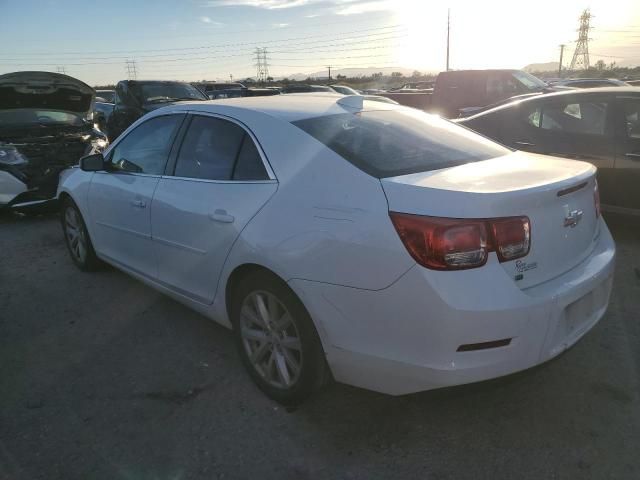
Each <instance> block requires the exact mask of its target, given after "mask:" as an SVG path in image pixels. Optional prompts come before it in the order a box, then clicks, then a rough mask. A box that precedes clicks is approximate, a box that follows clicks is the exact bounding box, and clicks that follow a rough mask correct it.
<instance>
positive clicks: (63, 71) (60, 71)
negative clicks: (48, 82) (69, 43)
mask: <svg viewBox="0 0 640 480" xmlns="http://www.w3.org/2000/svg"><path fill="white" fill-rule="evenodd" d="M56 72H58V73H62V74H63V75H66V74H67V70H66V69H65V68H64V65H58V66H57V67H56Z"/></svg>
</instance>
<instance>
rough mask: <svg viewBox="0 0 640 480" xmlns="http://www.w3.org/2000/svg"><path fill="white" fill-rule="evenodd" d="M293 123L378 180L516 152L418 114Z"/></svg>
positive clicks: (374, 114)
mask: <svg viewBox="0 0 640 480" xmlns="http://www.w3.org/2000/svg"><path fill="white" fill-rule="evenodd" d="M293 124H294V125H296V126H297V127H299V128H301V129H302V130H304V131H305V132H306V133H308V134H309V135H311V136H312V137H314V138H315V139H316V140H319V141H320V142H322V143H323V144H324V145H326V146H327V147H329V148H330V149H331V150H333V151H334V152H336V153H337V154H339V155H341V156H342V157H343V158H344V159H345V160H347V161H349V162H350V163H352V164H353V165H355V166H356V167H358V168H360V169H361V170H363V171H364V172H366V173H368V174H369V175H372V176H374V177H377V178H385V177H394V176H398V175H407V174H410V173H417V172H425V171H430V170H438V169H441V168H448V167H454V166H456V165H463V164H465V163H470V162H477V161H480V160H487V159H489V158H494V157H499V156H502V155H506V154H507V153H509V152H510V150H509V149H507V148H505V147H502V146H500V145H498V144H497V143H495V142H493V141H491V140H488V139H486V138H485V137H482V136H480V135H478V134H476V133H473V132H471V131H470V130H467V129H465V128H463V127H460V126H458V125H455V124H454V123H451V122H449V121H446V120H443V119H441V118H440V117H437V116H435V115H429V114H426V113H423V112H419V111H417V110H416V111H409V110H403V111H395V110H388V111H372V112H360V113H356V114H351V113H344V114H337V115H328V116H324V117H316V118H310V119H305V120H299V121H297V122H293Z"/></svg>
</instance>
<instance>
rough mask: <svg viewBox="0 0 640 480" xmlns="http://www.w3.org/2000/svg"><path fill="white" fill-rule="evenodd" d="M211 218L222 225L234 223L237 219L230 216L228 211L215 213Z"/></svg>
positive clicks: (210, 215)
mask: <svg viewBox="0 0 640 480" xmlns="http://www.w3.org/2000/svg"><path fill="white" fill-rule="evenodd" d="M209 218H210V219H211V220H213V221H214V222H220V223H233V221H234V220H235V217H234V216H233V215H229V214H228V213H227V211H226V210H222V209H218V210H216V211H215V212H213V213H210V214H209Z"/></svg>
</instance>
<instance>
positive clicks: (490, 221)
mask: <svg viewBox="0 0 640 480" xmlns="http://www.w3.org/2000/svg"><path fill="white" fill-rule="evenodd" d="M176 146H179V148H176ZM595 171H596V169H595V168H594V167H593V166H592V165H590V164H588V163H584V162H576V161H570V160H563V159H555V158H550V157H543V156H537V155H531V154H527V153H522V152H513V151H512V150H510V149H508V148H506V147H503V146H501V145H499V144H497V143H494V142H493V141H491V140H488V139H486V138H485V137H482V136H480V135H478V134H476V133H473V132H471V131H470V130H468V129H465V128H462V127H460V126H458V125H455V124H454V123H451V122H448V121H446V120H443V119H440V118H439V117H437V116H434V115H428V114H426V113H424V112H419V111H416V110H414V109H410V108H405V107H401V106H397V105H384V104H379V103H370V102H367V101H363V99H362V97H356V96H346V97H344V96H334V95H331V96H330V95H328V94H325V95H323V94H318V95H290V96H284V97H278V98H276V97H262V98H243V99H228V100H220V101H218V102H207V103H192V104H189V105H184V104H175V105H171V106H168V107H166V108H162V109H159V110H156V111H154V112H151V113H150V114H148V115H146V116H145V117H144V118H142V119H140V120H138V121H137V122H136V124H135V125H133V127H132V128H131V129H130V130H129V131H128V132H127V133H126V134H125V135H123V136H121V137H120V138H119V139H118V140H116V141H115V142H114V143H113V144H112V145H111V146H110V148H109V149H108V150H107V151H106V152H105V153H104V156H103V155H102V154H99V155H92V156H88V157H85V158H84V159H83V160H82V161H81V168H80V169H72V170H70V171H68V172H66V173H65V176H64V179H63V181H62V184H61V186H60V199H61V201H62V202H63V204H64V211H63V215H62V226H63V230H64V236H65V239H66V242H67V246H68V248H69V252H70V254H71V258H72V260H73V261H74V262H75V263H76V265H77V266H78V267H80V268H81V269H83V270H89V269H92V268H95V267H96V266H97V265H98V263H99V260H103V261H106V262H107V263H110V264H112V265H114V266H116V267H117V268H119V269H121V270H123V271H125V272H127V273H129V274H131V275H133V276H135V277H136V278H138V279H140V280H142V281H144V282H145V283H147V284H149V285H151V286H153V287H154V288H156V289H158V290H160V291H162V292H164V293H166V294H168V295H170V296H171V297H173V298H175V299H176V300H178V301H180V302H183V303H185V304H186V305H188V306H190V307H191V308H193V309H195V310H197V311H198V312H201V313H203V314H204V315H207V316H209V317H211V318H212V319H215V320H216V321H218V322H220V323H221V324H222V325H225V326H227V327H230V328H233V332H234V336H235V340H236V343H237V346H238V349H239V352H240V356H241V358H242V360H243V362H244V364H245V366H246V367H247V369H248V371H249V374H250V375H251V377H252V378H253V380H254V381H255V382H256V383H257V385H258V386H259V387H260V388H261V389H262V390H263V391H264V392H265V393H266V394H267V395H269V396H270V397H272V398H274V399H275V400H277V401H280V402H283V403H296V402H300V401H301V400H303V399H304V398H305V397H306V396H307V395H309V394H310V393H311V392H312V391H313V390H315V389H316V388H318V387H319V386H320V385H321V384H322V383H323V381H324V379H325V378H327V376H328V373H329V372H330V373H331V374H332V376H333V377H334V378H335V379H336V380H338V381H340V382H345V383H348V384H352V385H356V386H359V387H364V388H369V389H372V390H376V391H380V392H384V393H388V394H396V395H398V394H405V393H410V392H415V391H419V390H428V389H433V388H438V387H444V386H450V385H457V384H462V383H469V382H474V381H479V380H483V379H488V378H493V377H497V376H501V375H506V374H508V373H511V372H516V371H519V370H522V369H525V368H528V367H531V366H533V365H536V364H539V363H541V362H544V361H546V360H549V359H550V358H552V357H554V356H556V355H558V354H560V353H561V352H563V351H564V350H566V349H567V348H569V347H570V346H571V345H573V344H574V343H575V342H577V341H578V340H579V339H580V338H581V337H582V336H583V335H584V334H585V333H586V332H588V331H589V330H590V329H591V328H592V327H593V326H594V325H595V324H596V323H597V322H598V320H599V319H600V318H601V317H602V315H603V314H604V312H605V310H606V308H607V303H608V300H609V294H610V292H611V284H612V275H613V268H614V256H615V247H614V243H613V240H612V238H611V235H610V233H609V230H608V229H607V226H606V224H605V223H604V221H603V219H602V217H601V216H600V215H599V210H598V203H597V195H596V190H595V187H596V184H595ZM594 361H595V360H594ZM585 368H589V366H588V365H586V366H585Z"/></svg>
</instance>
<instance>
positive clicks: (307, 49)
mask: <svg viewBox="0 0 640 480" xmlns="http://www.w3.org/2000/svg"><path fill="white" fill-rule="evenodd" d="M376 35H379V34H376ZM407 37H408V35H407V34H404V35H392V36H386V37H376V38H372V37H368V38H366V39H364V40H354V41H351V42H349V44H350V45H361V44H367V45H368V46H367V47H364V48H345V49H333V48H332V49H329V50H326V48H327V47H332V46H343V45H344V41H342V42H339V43H326V41H324V40H322V41H314V42H300V43H298V45H305V43H311V44H312V45H308V46H302V47H299V48H294V49H289V50H271V53H298V52H301V51H304V52H309V53H332V52H337V51H342V52H347V51H352V50H370V49H379V48H389V46H388V45H371V44H372V43H375V42H382V41H388V40H399V39H403V38H407ZM314 44H318V45H314ZM319 48H323V49H324V50H317V49H319ZM225 51H226V52H237V53H231V54H229V55H217V54H216V58H233V57H246V56H247V54H249V53H252V52H255V49H245V50H233V49H231V50H230V49H228V48H227V49H225ZM210 54H211V55H213V54H215V52H211V53H210V52H194V53H184V54H182V55H180V56H179V57H175V55H177V54H175V53H170V54H161V55H140V56H136V59H142V63H164V62H183V61H184V62H188V61H193V60H204V59H206V60H209V59H210V58H211V57H210V56H209V55H210ZM190 55H206V56H204V57H203V56H200V57H193V56H190ZM156 57H172V58H163V59H156ZM124 58H126V57H124ZM147 58H151V60H147ZM111 59H117V61H107V62H103V61H102V60H111ZM10 60H16V61H18V62H22V61H21V60H17V59H0V65H14V66H33V65H57V63H38V62H31V63H11V62H10ZM75 60H76V62H78V60H82V59H75ZM88 60H94V59H93V58H90V59H88ZM99 60H100V61H87V62H78V63H69V59H65V64H67V65H117V64H119V63H121V62H122V60H123V57H120V56H117V57H104V58H102V59H99Z"/></svg>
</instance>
